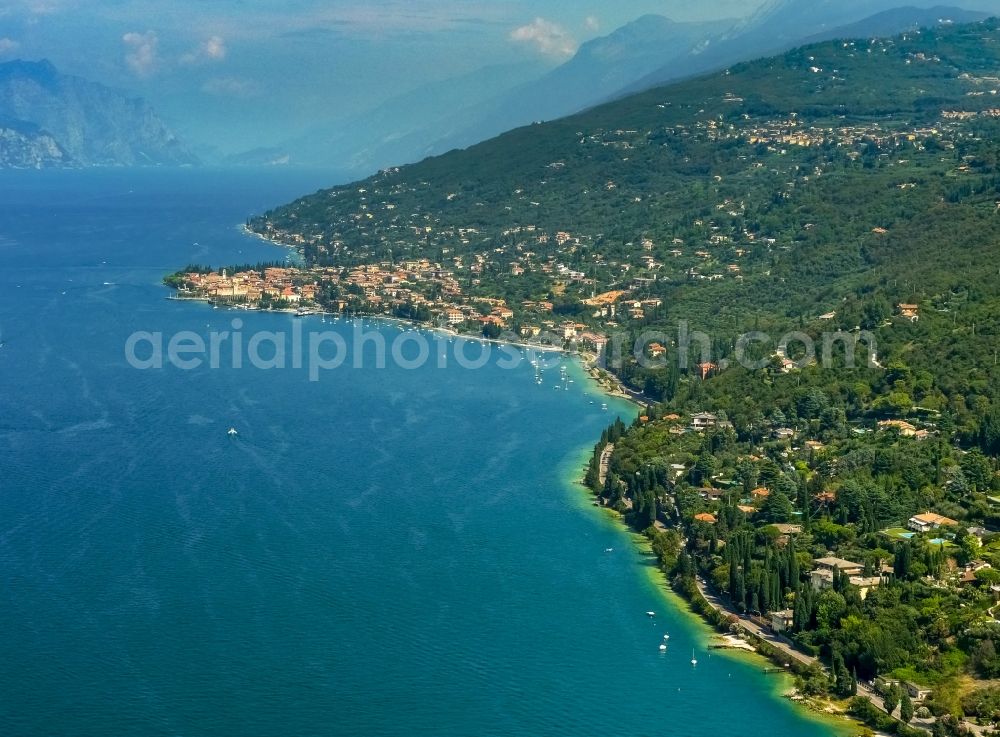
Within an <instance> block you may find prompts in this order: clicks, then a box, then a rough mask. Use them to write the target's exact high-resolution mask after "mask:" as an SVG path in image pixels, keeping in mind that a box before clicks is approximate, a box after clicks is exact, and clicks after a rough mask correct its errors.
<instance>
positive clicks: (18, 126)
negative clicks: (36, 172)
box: [0, 118, 70, 169]
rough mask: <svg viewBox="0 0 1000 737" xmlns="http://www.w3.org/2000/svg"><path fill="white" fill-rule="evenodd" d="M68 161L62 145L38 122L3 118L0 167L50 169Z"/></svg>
mask: <svg viewBox="0 0 1000 737" xmlns="http://www.w3.org/2000/svg"><path fill="white" fill-rule="evenodd" d="M69 163H70V159H69V156H67V155H66V152H65V151H63V149H62V146H60V145H59V144H58V142H56V140H55V139H54V138H53V137H52V136H51V135H50V134H48V133H46V132H45V131H43V130H41V129H40V128H38V126H36V125H32V124H30V123H25V122H23V121H20V120H4V119H2V118H0V169H47V168H51V167H60V166H66V165H67V164H69Z"/></svg>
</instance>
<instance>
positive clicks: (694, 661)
mask: <svg viewBox="0 0 1000 737" xmlns="http://www.w3.org/2000/svg"><path fill="white" fill-rule="evenodd" d="M691 665H698V658H696V657H695V656H694V650H692V651H691Z"/></svg>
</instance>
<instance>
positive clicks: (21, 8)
mask: <svg viewBox="0 0 1000 737" xmlns="http://www.w3.org/2000/svg"><path fill="white" fill-rule="evenodd" d="M758 4H759V2H758V0H749V1H747V0H702V2H698V3H692V2H690V1H689V0H630V1H629V2H607V0H534V1H533V2H528V1H527V0H512V1H508V2H484V1H483V0H328V1H327V2H321V1H320V0H282V1H280V2H279V1H277V0H163V1H162V2H148V1H147V2H139V1H138V0H0V60H6V59H13V58H24V59H39V58H49V59H51V60H52V61H53V62H54V63H55V64H56V66H58V67H59V68H60V69H61V70H63V71H66V72H69V73H74V74H79V75H81V76H86V77H89V78H92V79H95V80H97V81H101V82H104V83H106V84H111V85H114V86H118V87H123V88H125V89H128V90H131V91H134V92H136V93H138V94H141V95H142V96H144V97H146V98H147V99H149V100H150V101H151V102H152V103H153V104H154V105H155V106H156V107H157V108H158V109H159V110H160V111H161V113H162V114H163V115H164V117H165V118H167V120H168V122H170V123H171V124H172V125H173V126H174V127H175V128H176V129H178V131H179V132H180V133H181V134H182V135H184V136H186V137H187V138H188V139H190V140H201V141H210V142H213V143H218V144H221V145H223V146H224V147H226V148H229V149H239V148H241V147H249V146H253V145H256V144H258V143H260V144H265V143H269V142H272V141H274V140H277V139H278V138H280V137H281V136H282V135H284V134H286V133H287V134H288V135H294V134H295V133H297V132H299V131H301V130H303V129H305V127H307V126H308V125H309V123H310V121H315V120H319V119H323V120H336V119H338V118H343V117H346V116H349V115H350V114H352V113H356V112H360V111H362V110H364V109H367V108H369V107H371V106H372V105H375V104H377V103H378V102H381V101H382V100H384V99H386V98H388V97H390V96H393V95H396V94H399V93H401V92H404V91H407V90H410V89H413V88H416V87H418V86H419V85H421V84H422V83H425V82H430V81H436V80H441V79H447V78H449V77H452V76H455V75H458V74H462V73H465V72H469V71H472V70H474V69H477V68H480V67H483V66H487V65H494V64H508V63H513V62H519V61H525V60H534V61H537V62H538V63H539V64H543V63H545V64H556V63H558V62H560V61H563V60H565V59H567V58H568V57H569V56H570V55H572V53H573V51H574V50H575V49H576V48H577V46H578V45H579V44H580V43H581V42H583V41H586V40H587V39H590V38H593V37H594V36H598V35H603V34H606V33H608V32H610V31H612V30H614V29H615V28H616V27H618V26H621V25H623V24H625V23H627V22H629V21H631V20H634V19H635V18H637V17H638V16H640V15H643V14H646V13H658V14H660V15H666V16H668V17H671V18H674V19H675V20H693V19H704V18H725V17H738V16H743V15H746V14H748V13H750V12H752V11H753V10H754V9H755V7H756V6H757V5H758ZM234 120H238V125H234V124H233V121H234Z"/></svg>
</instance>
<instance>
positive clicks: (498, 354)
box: [125, 318, 878, 381]
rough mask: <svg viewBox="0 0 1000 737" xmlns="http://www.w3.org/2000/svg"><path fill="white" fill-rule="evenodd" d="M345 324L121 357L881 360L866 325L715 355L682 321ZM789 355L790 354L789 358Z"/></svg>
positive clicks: (737, 346)
mask: <svg viewBox="0 0 1000 737" xmlns="http://www.w3.org/2000/svg"><path fill="white" fill-rule="evenodd" d="M345 325H347V326H349V327H348V329H346V330H345V329H343V327H342V328H341V329H340V330H309V331H306V330H305V327H304V325H303V323H302V322H301V321H296V322H294V323H292V327H291V329H290V330H277V331H272V330H256V331H253V332H251V333H244V332H243V320H241V319H240V318H236V319H234V320H232V321H231V322H230V328H231V329H229V330H212V331H210V332H209V333H207V334H206V335H202V334H201V333H198V332H195V331H193V330H182V331H179V332H177V333H173V334H171V335H169V336H168V335H165V334H164V333H163V332H150V331H137V332H135V333H132V334H131V335H130V336H129V337H128V339H127V340H126V341H125V358H126V360H127V361H128V364H129V365H130V366H132V367H133V368H136V369H141V370H150V369H163V368H166V367H168V366H170V367H173V368H175V369H180V370H184V371H192V370H196V369H201V368H204V367H208V368H211V369H220V368H233V369H242V368H244V367H247V366H249V367H252V368H255V369H259V370H265V371H267V370H275V369H289V368H290V369H293V370H304V371H306V372H307V373H308V376H309V380H310V381H319V379H320V377H321V376H322V374H323V372H326V371H332V370H335V369H339V368H343V367H351V368H376V369H384V368H386V367H387V366H388V365H390V361H391V363H392V365H393V366H396V367H399V368H402V369H411V370H412V369H418V368H422V367H424V366H427V365H433V366H435V367H437V368H448V367H449V366H450V365H452V364H454V365H457V366H459V367H460V368H466V369H478V368H482V367H484V366H486V365H487V364H489V363H490V362H491V361H493V362H494V363H495V365H496V366H497V367H499V368H502V369H515V368H517V367H519V366H521V365H522V364H523V363H524V362H525V361H530V362H531V363H532V365H534V366H536V367H539V368H542V369H544V368H551V367H554V366H557V365H558V364H559V362H560V361H561V359H562V353H563V352H564V351H566V350H570V351H593V352H596V353H599V354H600V355H601V359H602V360H601V362H602V364H603V365H604V366H605V367H606V368H610V369H612V370H617V369H620V368H622V367H623V366H624V365H625V363H626V360H627V359H628V358H631V360H633V361H634V362H635V363H636V364H637V365H638V366H640V367H642V368H646V369H661V368H666V367H667V366H668V365H670V363H671V362H673V363H675V364H676V365H677V367H678V368H679V369H682V370H687V369H690V368H692V367H697V368H700V369H702V370H703V371H704V368H705V367H706V366H710V367H711V368H712V369H713V370H716V369H718V370H721V369H725V368H727V367H729V366H732V365H740V366H743V367H744V368H746V369H749V370H758V369H763V368H767V367H768V366H772V365H774V364H775V360H777V361H778V362H779V364H780V366H781V367H782V368H785V369H792V368H805V367H806V366H809V365H814V364H818V365H820V366H822V367H824V368H834V367H836V368H854V367H855V366H856V365H857V358H858V355H857V354H858V348H859V346H863V347H864V350H865V357H864V361H863V365H865V366H867V367H868V368H877V367H878V359H877V349H876V341H875V336H874V335H872V334H871V333H868V332H865V331H860V332H853V333H847V332H833V333H824V334H823V335H822V336H820V339H819V340H818V341H817V340H816V339H814V338H813V337H811V336H809V335H808V334H806V333H802V332H798V331H796V332H790V333H787V334H785V335H783V336H780V337H779V338H778V339H777V340H775V339H774V338H773V337H772V336H770V335H768V334H767V333H762V332H751V333H745V334H743V335H741V336H739V337H738V338H737V339H736V340H735V341H734V342H733V343H732V350H731V351H730V352H729V353H728V354H727V356H726V357H719V358H716V357H713V351H712V348H713V341H712V340H711V338H710V337H709V336H708V335H707V334H705V333H702V332H698V331H692V330H689V327H688V324H687V322H684V321H682V322H680V323H679V324H678V330H677V334H676V335H669V334H667V333H664V332H662V331H645V332H643V333H641V334H639V335H638V336H634V337H633V336H632V335H631V334H628V333H624V332H620V333H615V334H613V335H611V336H610V337H608V338H607V339H605V340H601V341H600V342H599V343H594V342H585V343H580V342H577V341H576V340H575V339H574V338H573V337H568V336H566V335H565V334H559V333H542V334H540V335H538V336H535V337H534V338H533V339H532V342H531V343H524V342H521V341H522V339H521V338H519V337H518V336H516V335H515V334H513V333H504V334H501V335H500V336H498V337H497V338H491V339H486V338H478V337H474V336H461V335H456V334H454V333H450V332H442V331H435V330H431V329H427V330H425V329H416V328H409V329H403V330H399V331H398V332H396V333H395V334H394V335H391V337H390V336H387V332H388V331H386V330H384V327H385V325H382V326H378V327H375V328H373V329H368V328H367V327H366V326H365V324H364V323H363V321H357V320H355V321H352V322H350V323H346V324H345ZM791 356H794V358H792V357H791Z"/></svg>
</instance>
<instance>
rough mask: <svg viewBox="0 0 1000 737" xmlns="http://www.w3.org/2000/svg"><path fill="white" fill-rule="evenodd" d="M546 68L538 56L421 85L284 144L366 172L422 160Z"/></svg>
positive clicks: (293, 156) (311, 158)
mask: <svg viewBox="0 0 1000 737" xmlns="http://www.w3.org/2000/svg"><path fill="white" fill-rule="evenodd" d="M547 68H548V66H547V65H546V64H543V63H537V62H525V63H520V64H508V65H496V66H489V67H484V68H482V69H477V70H476V71H474V72H470V73H468V74H463V75H461V76H458V77H454V78H451V79H446V80H443V81H438V82H432V83H429V84H425V85H421V86H420V87H418V88H417V89H414V90H411V91H409V92H406V93H404V94H401V95H397V96H395V97H393V98H391V99H389V100H386V101H385V102H383V103H381V104H380V105H378V106H376V107H374V108H372V109H370V110H366V111H364V112H363V113H361V114H358V115H354V116H351V117H350V118H348V119H347V120H342V121H338V122H337V123H333V124H330V123H326V124H320V125H317V126H316V127H315V129H313V130H311V131H309V132H308V133H307V134H306V135H303V136H299V137H298V138H296V139H294V140H290V141H287V142H285V143H284V144H283V145H282V146H281V147H280V148H283V149H284V150H285V152H286V153H287V154H288V155H289V158H290V163H292V164H299V165H301V164H307V165H317V164H319V165H327V166H331V165H332V166H335V167H336V168H338V169H347V170H351V171H354V172H364V173H368V172H372V171H375V170H376V169H379V168H381V167H385V166H389V165H391V164H398V163H400V162H411V161H419V160H420V159H423V158H425V157H427V156H430V155H431V154H433V153H440V151H437V150H435V149H434V146H433V144H434V142H435V141H436V140H438V139H439V138H441V137H442V136H450V135H452V134H453V133H454V132H455V131H457V130H458V129H459V128H460V127H461V125H462V124H463V122H464V121H465V120H467V119H468V118H469V117H470V115H471V113H470V112H469V111H470V110H473V109H475V108H476V106H478V105H482V104H484V103H485V102H486V101H487V100H490V99H492V98H495V97H496V96H498V95H502V94H504V93H506V92H507V91H508V90H511V89H513V88H515V87H517V86H519V85H522V84H524V83H525V82H526V81H528V80H530V79H535V78H537V77H538V76H539V75H541V74H543V73H544V72H545V71H546V69H547ZM476 140H480V139H478V138H477V139H476Z"/></svg>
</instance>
